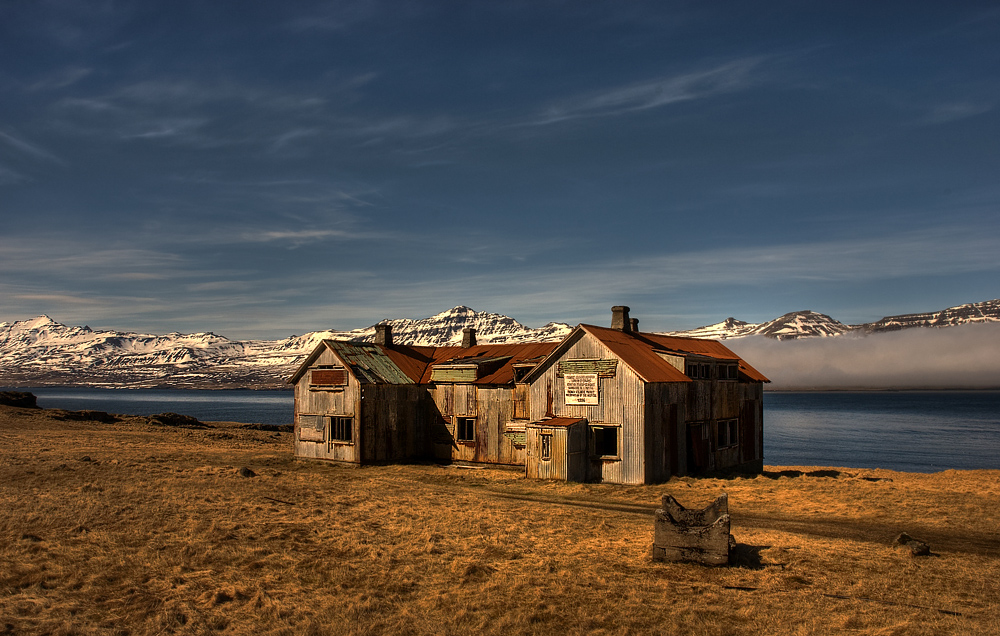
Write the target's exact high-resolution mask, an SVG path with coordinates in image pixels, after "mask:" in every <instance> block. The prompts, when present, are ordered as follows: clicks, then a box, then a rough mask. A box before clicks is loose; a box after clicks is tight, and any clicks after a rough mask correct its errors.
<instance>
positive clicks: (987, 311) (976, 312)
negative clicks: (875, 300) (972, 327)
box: [858, 300, 1000, 333]
mask: <svg viewBox="0 0 1000 636" xmlns="http://www.w3.org/2000/svg"><path fill="white" fill-rule="evenodd" d="M982 322H1000V300H986V301H983V302H981V303H968V304H965V305H958V306H956V307H949V308H947V309H942V310H941V311H934V312H926V313H921V314H905V315H902V316H886V317H885V318H883V319H881V320H879V321H877V322H871V323H867V324H864V325H858V328H859V329H863V330H864V331H866V332H867V333H879V332H882V331H899V330H900V329H909V328H911V327H952V326H955V325H967V324H972V323H982Z"/></svg>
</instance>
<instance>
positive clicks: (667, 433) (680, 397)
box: [645, 382, 688, 483]
mask: <svg viewBox="0 0 1000 636" xmlns="http://www.w3.org/2000/svg"><path fill="white" fill-rule="evenodd" d="M687 392H688V383H686V382H670V383H665V382H662V383H655V384H647V385H646V405H645V407H646V462H645V463H646V483H660V482H664V481H667V480H668V479H670V477H671V476H672V475H686V474H687V473H688V467H687V425H686V422H687V410H686V400H687Z"/></svg>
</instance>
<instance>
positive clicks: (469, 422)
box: [455, 415, 476, 444]
mask: <svg viewBox="0 0 1000 636" xmlns="http://www.w3.org/2000/svg"><path fill="white" fill-rule="evenodd" d="M466 427H467V430H463V429H465V428H466ZM455 441H456V442H463V443H466V444H469V443H475V441H476V418H475V417H469V416H465V415H463V416H461V417H456V418H455Z"/></svg>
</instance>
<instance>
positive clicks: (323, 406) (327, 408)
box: [295, 350, 361, 463]
mask: <svg viewBox="0 0 1000 636" xmlns="http://www.w3.org/2000/svg"><path fill="white" fill-rule="evenodd" d="M339 364H340V361H339V360H338V359H337V357H336V356H335V355H334V354H333V352H331V351H329V350H327V351H324V352H323V353H322V354H320V355H319V357H318V358H317V359H316V361H315V362H314V363H313V364H312V367H318V366H322V365H327V366H328V365H339ZM309 379H310V372H309V371H306V372H305V373H304V374H303V375H302V377H301V378H300V379H299V381H298V382H297V383H296V384H295V456H296V457H312V458H316V459H331V460H336V461H343V462H355V463H358V462H360V461H361V458H360V454H359V452H358V439H359V434H360V433H361V431H360V426H359V418H358V414H359V413H360V411H361V392H360V385H359V383H358V381H357V379H356V378H355V377H354V376H353V375H350V374H348V381H347V384H346V385H345V386H343V387H336V388H334V387H325V388H323V389H319V390H316V389H310V387H309ZM302 415H319V416H342V417H352V418H354V430H353V432H352V436H351V438H352V442H350V443H344V442H334V441H331V440H330V438H329V433H330V431H329V430H327V431H326V434H325V436H324V438H325V439H324V441H321V442H320V441H308V440H303V439H301V422H300V416H302Z"/></svg>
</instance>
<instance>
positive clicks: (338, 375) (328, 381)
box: [309, 369, 347, 386]
mask: <svg viewBox="0 0 1000 636" xmlns="http://www.w3.org/2000/svg"><path fill="white" fill-rule="evenodd" d="M309 384H312V385H314V386H317V385H318V386H343V385H345V384H347V370H346V369H313V370H312V371H310V372H309Z"/></svg>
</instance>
